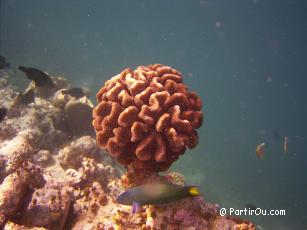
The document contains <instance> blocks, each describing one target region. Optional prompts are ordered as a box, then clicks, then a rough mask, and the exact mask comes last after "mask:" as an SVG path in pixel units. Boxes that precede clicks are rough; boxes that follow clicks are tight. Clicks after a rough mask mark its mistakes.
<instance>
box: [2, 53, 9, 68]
mask: <svg viewBox="0 0 307 230" xmlns="http://www.w3.org/2000/svg"><path fill="white" fill-rule="evenodd" d="M9 67H10V63H8V62H6V60H5V57H3V56H1V55H0V69H5V68H9Z"/></svg>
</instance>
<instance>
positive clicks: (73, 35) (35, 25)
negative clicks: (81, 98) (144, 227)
mask: <svg viewBox="0 0 307 230" xmlns="http://www.w3.org/2000/svg"><path fill="white" fill-rule="evenodd" d="M0 2H1V9H0V10H1V11H0V32H1V34H0V39H1V40H0V53H1V55H4V56H5V57H6V58H7V59H8V61H9V62H11V69H10V71H11V74H12V75H14V76H15V79H13V80H14V82H15V84H16V85H19V86H20V88H21V89H23V88H24V87H25V85H26V83H27V81H26V80H24V78H23V76H22V74H21V73H19V72H18V70H17V69H16V67H17V66H18V65H19V64H22V65H26V66H33V67H37V68H41V69H43V70H45V71H47V72H49V73H52V74H62V75H64V76H65V77H67V78H68V79H69V80H70V81H71V82H73V83H74V84H75V85H82V86H86V87H89V88H90V89H91V91H92V92H96V91H97V90H98V89H99V87H100V86H101V85H102V84H103V82H104V81H105V80H107V79H108V78H110V77H111V76H113V75H115V74H117V73H119V72H120V71H121V70H122V69H123V68H126V67H132V68H135V67H136V66H138V65H144V64H145V65H146V64H150V63H163V64H166V65H170V66H172V67H174V68H176V69H178V70H180V71H181V72H182V73H183V74H184V76H185V78H184V81H185V82H186V83H187V84H188V86H189V88H190V89H192V90H195V91H197V92H198V93H199V95H200V96H201V97H202V99H203V105H204V106H203V107H204V109H203V111H204V113H205V120H204V124H203V126H202V128H201V129H200V130H199V134H200V143H199V145H198V147H197V148H195V149H193V150H190V151H188V152H186V153H185V155H184V156H183V157H181V158H180V160H179V161H178V162H176V164H175V165H174V166H173V168H174V169H175V168H176V169H180V171H182V172H183V173H184V174H185V175H186V177H187V180H188V181H190V183H192V184H197V185H200V186H201V188H202V190H203V192H204V194H205V197H206V199H207V200H208V201H210V202H212V203H218V204H220V205H222V206H224V207H227V208H229V207H233V208H243V207H244V206H245V204H246V203H252V204H254V205H256V206H257V207H260V208H262V209H267V210H268V209H285V210H286V216H275V217H272V216H251V217H249V216H247V218H249V219H251V220H254V221H255V222H256V224H258V225H260V226H261V227H262V229H280V230H288V229H305V228H307V214H306V207H307V202H306V193H307V182H306V166H307V154H306V148H305V143H307V136H306V128H307V123H306V117H307V108H306V98H307V91H306V83H307V80H306V66H305V63H304V62H305V60H306V58H307V56H306V55H307V52H306V51H307V47H306V44H305V41H306V39H307V30H306V28H307V21H306V18H305V17H306V16H305V12H306V10H307V3H306V2H304V1H288V0H281V1H264V0H238V1H226V0H219V1H216V0H208V1H206V0H201V1H183V0H178V1H176V3H175V1H172V0H168V1H162V0H161V1H136V0H133V1H112V3H111V1H65V2H63V1H57V0H56V1H38V0H28V1H24V2H21V1H17V0H1V1H0ZM92 98H94V95H92ZM274 132H276V133H278V134H279V136H280V138H279V139H278V138H276V137H274ZM285 135H287V136H288V137H289V140H290V141H289V151H288V153H287V155H285V154H284V153H283V146H282V145H283V137H284V136H285ZM261 142H266V143H267V146H266V149H265V159H264V160H259V159H258V158H257V157H256V156H255V147H256V146H257V145H258V144H260V143H261Z"/></svg>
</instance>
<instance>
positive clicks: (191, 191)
mask: <svg viewBox="0 0 307 230" xmlns="http://www.w3.org/2000/svg"><path fill="white" fill-rule="evenodd" d="M200 195H201V194H200V192H199V190H198V188H197V187H196V186H179V185H175V184H167V183H157V184H145V185H141V186H137V187H133V188H131V189H129V190H127V191H125V192H123V193H121V194H120V195H119V196H118V197H117V199H116V201H117V203H119V204H123V205H131V206H132V213H135V212H137V211H138V210H139V209H140V208H141V207H142V206H143V205H165V204H168V203H170V202H173V201H177V200H179V199H183V198H186V197H194V196H200Z"/></svg>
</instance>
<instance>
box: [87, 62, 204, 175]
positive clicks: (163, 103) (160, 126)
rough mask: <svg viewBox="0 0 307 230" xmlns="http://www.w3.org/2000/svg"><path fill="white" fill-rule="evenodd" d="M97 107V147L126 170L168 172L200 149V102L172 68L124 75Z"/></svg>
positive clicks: (158, 67) (143, 69) (107, 84)
mask: <svg viewBox="0 0 307 230" xmlns="http://www.w3.org/2000/svg"><path fill="white" fill-rule="evenodd" d="M97 101H98V105H97V106H96V107H95V109H94V111H93V117H94V120H93V126H94V128H95V130H96V134H97V143H98V145H99V146H100V147H101V148H102V149H104V150H106V151H107V152H108V153H109V154H110V155H111V156H112V157H114V158H116V159H117V161H118V162H119V163H121V164H123V165H125V166H128V165H129V166H130V167H132V168H134V169H144V170H146V171H152V172H157V171H165V170H167V169H168V168H169V167H170V166H171V164H172V163H173V162H174V161H176V160H177V159H178V157H179V155H181V154H183V153H184V152H185V151H186V149H187V148H193V147H195V146H196V145H197V144H198V136H197V132H196V129H197V128H199V127H200V126H201V123H202V116H203V115H202V112H201V107H202V104H201V100H200V98H199V97H198V96H197V94H196V93H194V92H189V91H188V89H187V86H186V85H185V84H184V83H183V82H182V75H181V73H180V72H179V71H177V70H175V69H173V68H171V67H169V66H164V65H161V64H155V65H149V66H139V67H138V68H137V69H136V70H131V69H125V70H123V71H122V72H121V73H120V74H118V75H116V76H114V77H113V78H111V79H110V80H108V81H106V82H105V85H104V86H103V87H102V88H101V89H100V90H99V92H98V93H97Z"/></svg>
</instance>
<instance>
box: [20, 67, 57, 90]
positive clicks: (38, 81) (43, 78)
mask: <svg viewBox="0 0 307 230" xmlns="http://www.w3.org/2000/svg"><path fill="white" fill-rule="evenodd" d="M18 69H19V70H20V71H22V72H24V73H25V74H26V75H27V78H29V79H30V80H32V81H34V82H35V86H38V87H46V88H53V87H54V83H53V81H52V80H51V78H50V76H49V75H48V74H47V73H45V72H43V71H41V70H39V69H35V68H31V67H25V66H19V67H18Z"/></svg>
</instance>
